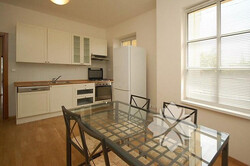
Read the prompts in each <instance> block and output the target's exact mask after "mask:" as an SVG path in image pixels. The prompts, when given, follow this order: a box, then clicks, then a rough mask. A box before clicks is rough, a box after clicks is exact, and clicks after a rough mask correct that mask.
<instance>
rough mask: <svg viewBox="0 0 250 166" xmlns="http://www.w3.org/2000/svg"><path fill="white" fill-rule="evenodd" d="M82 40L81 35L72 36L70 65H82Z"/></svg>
mask: <svg viewBox="0 0 250 166" xmlns="http://www.w3.org/2000/svg"><path fill="white" fill-rule="evenodd" d="M82 40H83V38H82V36H81V35H72V63H73V64H82V63H83V41H82Z"/></svg>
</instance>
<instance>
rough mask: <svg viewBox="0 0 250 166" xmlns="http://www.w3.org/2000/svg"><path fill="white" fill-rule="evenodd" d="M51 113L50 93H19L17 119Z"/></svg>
mask: <svg viewBox="0 0 250 166" xmlns="http://www.w3.org/2000/svg"><path fill="white" fill-rule="evenodd" d="M48 112H49V91H38V92H24V93H18V114H17V118H23V117H28V116H34V115H40V114H45V113H48Z"/></svg>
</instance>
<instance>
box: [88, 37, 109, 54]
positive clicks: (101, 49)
mask: <svg viewBox="0 0 250 166" xmlns="http://www.w3.org/2000/svg"><path fill="white" fill-rule="evenodd" d="M91 54H93V55H102V56H107V40H105V39H98V38H91Z"/></svg>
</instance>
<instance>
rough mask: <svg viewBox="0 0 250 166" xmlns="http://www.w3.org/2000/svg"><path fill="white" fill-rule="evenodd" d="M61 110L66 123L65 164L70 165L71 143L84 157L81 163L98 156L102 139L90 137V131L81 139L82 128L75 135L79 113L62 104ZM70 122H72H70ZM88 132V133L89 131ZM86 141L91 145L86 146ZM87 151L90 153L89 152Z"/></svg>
mask: <svg viewBox="0 0 250 166" xmlns="http://www.w3.org/2000/svg"><path fill="white" fill-rule="evenodd" d="M62 112H63V115H64V120H65V125H66V151H67V152H66V157H67V166H71V145H73V147H74V148H76V149H77V150H78V151H79V152H80V153H81V154H82V155H83V156H84V157H85V162H84V163H83V164H87V163H89V162H90V160H92V159H95V158H97V157H99V156H100V155H101V153H102V149H101V148H100V147H101V145H102V144H103V140H102V139H96V137H91V136H92V135H93V134H92V133H91V134H90V135H91V136H89V135H87V134H86V135H84V139H82V137H83V136H82V133H81V131H82V130H78V132H79V131H80V134H79V135H78V136H76V134H75V132H77V131H76V126H77V125H78V126H79V123H78V122H79V121H80V120H81V118H80V115H78V114H74V113H72V112H70V111H69V110H67V109H66V108H65V107H64V106H62ZM71 122H73V123H72V124H71ZM88 133H90V131H89V132H88ZM86 136H87V138H86ZM94 136H96V135H94ZM86 140H87V141H86ZM86 142H91V143H92V146H91V147H89V146H90V145H89V144H88V147H87V145H86ZM89 152H92V153H91V154H90V153H89ZM105 152H106V151H105ZM87 165H88V164H87Z"/></svg>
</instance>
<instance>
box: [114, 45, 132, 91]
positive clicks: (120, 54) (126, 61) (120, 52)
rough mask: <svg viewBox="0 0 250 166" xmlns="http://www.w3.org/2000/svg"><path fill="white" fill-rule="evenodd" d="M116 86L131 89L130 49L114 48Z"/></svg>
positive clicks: (121, 88)
mask: <svg viewBox="0 0 250 166" xmlns="http://www.w3.org/2000/svg"><path fill="white" fill-rule="evenodd" d="M113 74H114V84H113V85H114V88H116V89H120V90H130V49H129V47H120V48H114V51H113Z"/></svg>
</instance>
